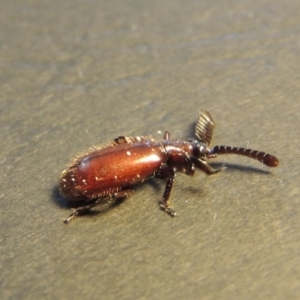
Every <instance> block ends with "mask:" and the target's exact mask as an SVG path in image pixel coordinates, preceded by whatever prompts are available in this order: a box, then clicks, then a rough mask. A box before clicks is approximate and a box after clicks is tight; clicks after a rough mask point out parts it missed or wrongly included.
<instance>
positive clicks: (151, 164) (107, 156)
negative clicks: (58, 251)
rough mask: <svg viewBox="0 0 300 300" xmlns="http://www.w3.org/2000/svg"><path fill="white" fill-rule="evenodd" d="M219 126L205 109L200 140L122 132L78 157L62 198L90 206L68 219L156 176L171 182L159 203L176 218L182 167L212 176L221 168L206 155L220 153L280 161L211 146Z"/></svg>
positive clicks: (200, 121)
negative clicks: (174, 196) (174, 201)
mask: <svg viewBox="0 0 300 300" xmlns="http://www.w3.org/2000/svg"><path fill="white" fill-rule="evenodd" d="M214 125H215V123H214V121H213V119H212V117H211V115H210V114H209V112H207V111H201V113H200V116H199V119H198V122H197V124H196V129H195V135H196V137H197V138H196V139H188V140H186V141H181V140H171V138H170V134H169V132H168V131H166V132H165V134H164V137H163V139H162V140H160V141H157V140H155V139H153V138H151V137H125V136H120V137H118V138H116V139H114V140H113V141H112V142H111V143H109V144H107V145H103V146H100V147H98V148H93V149H92V150H90V151H89V152H87V153H86V154H84V155H81V156H78V157H77V158H75V160H73V161H72V162H71V163H70V164H69V166H68V168H67V169H66V170H64V171H63V172H62V176H61V179H60V184H59V185H60V191H61V194H62V195H63V197H65V198H67V199H70V200H71V201H83V202H84V203H85V205H84V206H82V207H79V208H77V209H75V210H74V211H73V212H72V214H71V215H70V216H68V217H67V218H66V219H65V221H64V222H65V223H68V222H69V221H70V220H72V219H73V218H74V217H76V216H78V215H80V214H83V213H85V212H87V211H88V210H90V209H92V208H93V207H95V206H97V205H99V204H101V203H103V202H105V201H107V200H116V199H118V198H124V197H127V196H129V195H130V194H132V193H133V188H134V185H135V184H137V183H141V182H143V181H145V180H147V179H149V178H151V177H157V178H161V179H164V180H165V181H166V187H165V191H164V194H163V199H162V201H161V202H160V207H161V209H162V210H163V211H165V212H166V213H168V214H169V215H170V216H172V217H173V216H175V215H176V213H175V211H174V209H173V208H171V207H170V203H169V198H170V194H171V190H172V186H173V182H174V177H175V174H176V173H177V172H181V173H184V174H186V175H189V176H193V174H194V172H195V168H198V169H200V170H202V171H203V172H205V173H206V174H207V175H211V174H215V173H217V172H219V171H220V170H221V169H213V168H212V167H211V166H209V164H208V163H207V162H206V160H205V158H213V157H216V155H217V154H229V153H234V154H239V155H244V156H247V157H251V158H253V159H256V160H258V161H260V162H261V163H263V164H265V165H267V166H269V167H276V166H277V165H278V159H277V158H276V157H275V156H273V155H270V154H268V153H265V152H260V151H256V150H251V149H247V148H237V147H229V146H215V147H213V148H209V145H210V143H211V139H212V134H213V129H214Z"/></svg>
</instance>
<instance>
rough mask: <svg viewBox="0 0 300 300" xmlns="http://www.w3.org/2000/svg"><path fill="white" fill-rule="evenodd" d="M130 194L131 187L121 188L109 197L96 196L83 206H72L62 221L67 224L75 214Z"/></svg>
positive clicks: (83, 212) (131, 191)
mask: <svg viewBox="0 0 300 300" xmlns="http://www.w3.org/2000/svg"><path fill="white" fill-rule="evenodd" d="M131 194H133V190H132V189H127V190H121V191H118V192H115V193H113V194H112V195H111V197H109V198H106V199H105V198H104V199H103V198H97V199H95V200H94V201H92V202H89V204H87V205H84V206H80V207H78V208H73V212H72V213H71V214H70V215H69V216H68V217H67V218H66V219H65V220H64V223H65V224H67V223H69V222H70V221H71V220H72V219H74V218H76V217H77V216H80V215H83V214H85V213H87V212H88V211H90V210H91V209H92V208H93V207H95V206H97V205H100V204H103V203H104V202H105V201H109V202H110V201H111V200H118V199H121V198H126V197H128V196H130V195H131Z"/></svg>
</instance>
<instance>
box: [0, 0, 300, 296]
mask: <svg viewBox="0 0 300 300" xmlns="http://www.w3.org/2000/svg"><path fill="white" fill-rule="evenodd" d="M299 11H300V2H299V1H296V0H288V1H283V0H279V1H271V0H265V1H261V0H260V1H258V0H254V1H244V0H242V1H237V0H233V1H198V0H197V1H196V0H195V1H191V0H188V1H184V2H183V1H177V0H175V1H174V0H166V1H156V0H155V1H138V0H131V1H130V0H125V1H117V0H111V1H102V0H100V1H93V0H91V1H79V0H75V1H70V0H66V1H57V0H54V1H37V0H31V1H20V0H11V1H2V2H1V3H0V16H1V17H0V28H1V31H0V64H1V69H0V70H1V71H0V84H1V88H0V112H1V115H0V128H1V130H0V140H1V147H0V164H1V172H0V182H1V191H0V199H1V200H0V209H1V219H0V220H1V222H0V229H1V235H0V243H1V244H0V246H1V257H0V259H1V271H0V284H1V290H0V298H1V299H4V300H6V299H106V300H109V299H113V300H115V299H299V298H300V250H299V249H300V233H299V232H300V216H299V212H300V209H299V201H300V200H299V160H300V159H299V150H298V144H299V134H300V131H299V130H300V129H299V128H300V99H299V95H300V71H299V70H300V68H299V66H300V55H299V53H300V38H299V37H300V18H299ZM200 109H207V110H209V111H210V112H211V114H212V115H213V117H214V119H215V121H216V123H217V127H216V130H215V134H214V144H227V145H233V146H242V147H247V146H248V147H251V148H254V149H258V150H263V151H267V152H270V153H272V154H274V155H276V156H278V157H279V159H280V166H279V167H278V168H274V169H269V168H268V167H266V166H264V165H262V164H260V163H258V162H257V161H254V160H251V159H248V158H244V157H239V156H219V157H218V158H217V159H215V160H213V165H214V166H220V165H224V166H226V167H227V168H226V169H225V170H224V171H223V172H222V173H221V174H218V175H215V176H212V177H207V176H206V175H205V174H204V173H202V172H197V173H196V174H195V176H194V177H193V178H190V177H188V176H185V175H180V174H179V175H178V176H177V177H176V181H175V186H174V190H173V193H172V204H173V206H174V208H175V209H176V211H177V213H178V214H179V216H178V217H177V218H173V219H172V218H170V217H169V216H168V215H166V214H164V213H163V212H161V211H160V209H159V207H158V201H159V200H160V199H161V196H162V193H163V190H164V185H163V183H162V182H161V181H159V180H153V181H151V182H149V183H148V184H144V185H142V186H140V187H139V188H138V189H137V190H136V193H135V194H134V195H133V196H132V197H130V198H129V199H127V200H126V201H125V202H123V203H121V204H120V205H118V206H117V207H114V208H113V209H111V210H108V211H106V212H104V213H100V214H92V215H88V216H84V217H81V218H78V219H76V220H74V221H73V222H71V223H70V224H69V225H64V224H63V223H62V221H63V219H64V218H65V217H66V216H67V215H68V214H69V212H70V210H69V207H67V205H66V204H65V201H64V200H63V199H62V198H61V197H60V196H59V195H58V192H57V182H58V179H59V177H60V174H61V171H62V170H63V169H64V167H65V165H66V164H67V162H68V161H69V159H70V157H71V156H73V155H75V154H76V153H77V152H78V151H81V150H84V149H85V148H88V147H89V146H91V145H93V144H100V143H102V142H106V141H109V140H111V139H112V138H115V137H117V136H119V135H133V136H134V135H149V134H152V135H153V136H155V137H157V138H160V137H161V134H160V133H158V131H162V132H163V131H164V130H169V131H170V132H171V135H172V136H173V137H175V138H187V137H191V136H192V135H193V126H194V124H195V121H196V119H197V117H198V112H199V110H200Z"/></svg>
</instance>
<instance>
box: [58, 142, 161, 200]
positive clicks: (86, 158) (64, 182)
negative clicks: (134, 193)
mask: <svg viewBox="0 0 300 300" xmlns="http://www.w3.org/2000/svg"><path fill="white" fill-rule="evenodd" d="M165 161H166V155H165V154H164V152H163V151H162V148H161V146H160V144H159V143H158V142H154V141H152V140H146V141H145V140H142V141H139V142H134V143H123V144H114V145H111V146H108V147H105V148H100V149H99V150H94V151H92V152H90V153H87V154H85V155H83V156H81V157H79V158H77V159H76V160H75V162H74V163H73V164H71V165H70V167H69V168H68V169H66V170H65V171H63V173H62V177H61V180H60V190H61V193H62V195H63V196H64V197H66V198H69V199H72V200H89V199H94V198H98V197H104V196H111V195H112V194H113V193H114V192H116V191H119V190H121V189H122V188H124V187H129V186H132V185H134V184H136V183H139V182H142V181H144V180H145V179H147V178H149V177H151V176H152V175H153V174H154V173H155V171H157V170H158V169H159V168H160V166H161V165H162V164H163V163H165Z"/></svg>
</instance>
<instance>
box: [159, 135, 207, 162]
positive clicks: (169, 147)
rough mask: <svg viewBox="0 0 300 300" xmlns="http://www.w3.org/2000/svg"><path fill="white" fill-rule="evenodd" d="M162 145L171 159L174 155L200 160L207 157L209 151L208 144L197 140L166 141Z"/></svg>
mask: <svg viewBox="0 0 300 300" xmlns="http://www.w3.org/2000/svg"><path fill="white" fill-rule="evenodd" d="M162 144H163V147H164V149H165V151H166V153H167V155H168V156H169V157H170V156H172V155H184V156H186V155H187V156H194V157H197V158H200V157H204V156H206V154H207V152H208V151H209V149H207V146H206V144H204V143H202V142H200V141H198V140H195V139H190V140H187V141H180V140H164V141H163V142H162Z"/></svg>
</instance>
